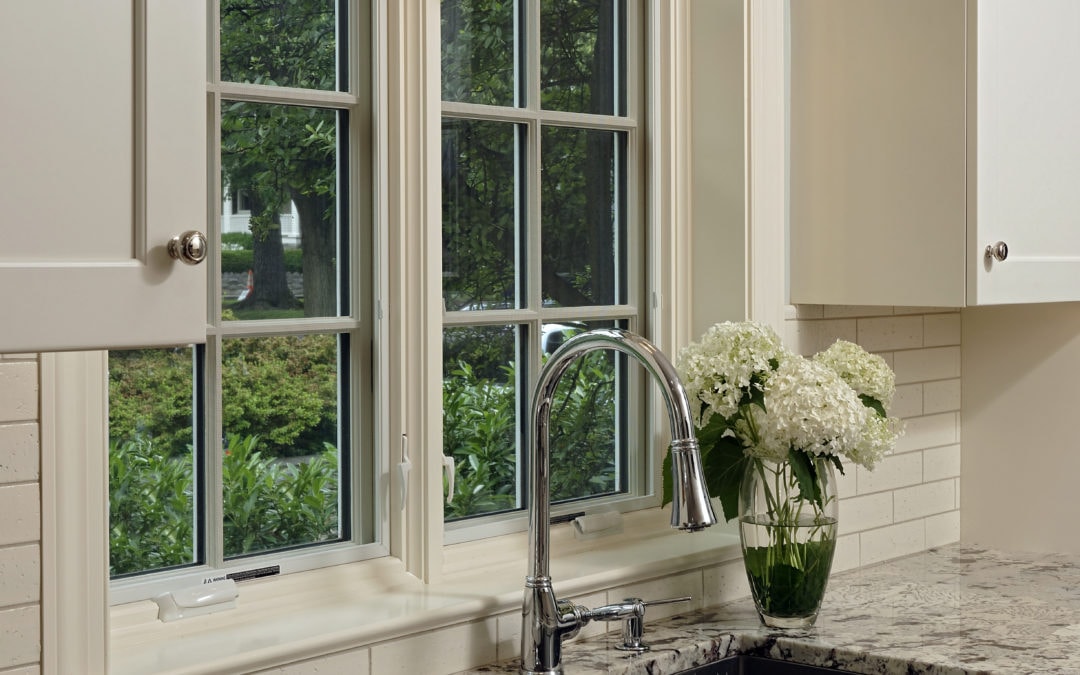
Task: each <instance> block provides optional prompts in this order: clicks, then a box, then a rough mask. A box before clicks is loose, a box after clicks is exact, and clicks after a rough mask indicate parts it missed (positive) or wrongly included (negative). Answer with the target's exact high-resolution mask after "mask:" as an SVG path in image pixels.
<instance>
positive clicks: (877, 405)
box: [859, 394, 889, 417]
mask: <svg viewBox="0 0 1080 675" xmlns="http://www.w3.org/2000/svg"><path fill="white" fill-rule="evenodd" d="M859 400H860V401H862V402H863V405H864V406H866V407H867V408H873V409H874V412H876V413H877V414H878V415H881V416H882V417H888V416H889V415H888V413H886V412H885V406H883V405H881V401H879V400H877V399H876V398H874V397H873V396H867V395H866V394H859Z"/></svg>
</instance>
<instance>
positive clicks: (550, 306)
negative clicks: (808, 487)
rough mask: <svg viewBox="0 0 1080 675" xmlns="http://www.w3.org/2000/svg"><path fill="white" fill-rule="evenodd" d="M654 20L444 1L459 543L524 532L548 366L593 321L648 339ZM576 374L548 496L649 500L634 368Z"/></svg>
mask: <svg viewBox="0 0 1080 675" xmlns="http://www.w3.org/2000/svg"><path fill="white" fill-rule="evenodd" d="M642 12H643V8H642V6H641V4H639V3H637V2H633V1H632V0H631V1H626V0H580V1H579V0H575V1H573V2H561V1H555V0H505V1H502V2H487V1H485V2H480V1H479V0H443V2H442V13H441V39H442V49H441V72H442V79H441V98H442V136H441V142H442V302H443V308H444V315H443V333H442V334H443V408H444V409H443V452H444V454H445V457H446V459H445V460H444V461H445V462H446V465H447V466H448V468H449V467H451V466H452V473H453V481H452V484H453V490H454V491H453V493H452V494H450V495H448V501H447V504H446V505H445V507H444V516H445V519H446V522H447V524H446V539H447V541H448V542H456V541H462V540H464V539H468V538H474V537H477V536H486V535H491V534H496V533H499V532H502V531H508V530H513V529H520V528H521V527H523V524H522V520H523V519H522V518H520V516H521V511H522V510H523V509H524V508H526V507H527V504H528V500H529V499H530V496H529V495H527V494H526V493H525V490H526V485H527V481H526V474H527V471H528V467H526V466H525V457H526V455H527V453H526V452H525V447H524V445H525V442H526V434H527V428H526V427H527V426H528V422H527V415H528V407H529V403H530V402H529V398H530V395H531V392H532V390H533V387H534V383H535V381H536V378H537V375H538V373H539V371H540V368H541V366H542V363H543V362H544V360H545V359H547V358H548V357H549V356H550V354H551V353H552V352H554V351H555V349H557V348H558V346H559V345H560V344H561V343H562V342H564V341H565V340H566V339H568V338H569V337H571V336H573V335H575V334H577V333H580V332H583V331H585V330H588V329H590V328H594V327H613V326H614V327H622V328H628V329H631V330H634V331H637V332H646V325H647V323H646V309H645V302H644V298H645V295H646V286H645V280H646V256H645V254H644V245H645V241H646V238H647V236H646V233H645V231H644V223H645V220H646V219H645V217H644V213H645V203H646V200H645V196H644V195H645V190H644V188H643V186H644V185H645V179H644V175H643V173H644V171H643V161H642V152H643V151H642V148H643V145H644V113H645V111H644V103H643V100H644V91H643V90H644V86H643V82H644V60H643V54H644V52H645V49H644V44H643V31H642V22H643V17H642ZM563 379H564V381H563V382H562V383H561V384H560V392H559V394H558V399H559V400H558V402H557V404H556V405H555V407H554V412H553V424H552V448H553V458H552V469H551V476H552V477H551V481H552V486H553V487H552V492H553V495H552V497H553V500H554V501H556V502H573V504H572V505H567V506H565V507H564V508H565V509H566V510H584V509H586V508H598V507H599V504H604V505H605V508H622V509H626V508H631V507H632V506H633V505H635V504H637V505H640V504H641V503H642V501H641V496H642V495H645V494H646V493H647V491H648V485H647V475H648V473H649V471H650V469H649V467H648V465H647V458H646V457H645V454H646V453H645V447H646V445H647V444H646V443H645V442H644V438H645V433H644V430H645V426H644V422H645V419H646V418H647V415H645V414H643V412H644V409H645V408H644V406H645V396H644V394H643V393H642V391H641V389H642V387H641V382H640V377H639V373H637V372H636V368H631V367H630V366H629V364H627V363H626V362H625V360H624V359H623V358H622V357H616V356H615V355H613V354H611V353H595V354H591V355H588V356H586V357H585V358H583V359H582V360H581V361H580V362H579V363H578V364H577V365H576V366H575V367H574V368H573V369H571V370H570V371H569V372H568V373H567V375H566V376H564V378H563ZM449 483H450V481H448V484H449ZM448 487H449V485H448ZM584 500H588V501H587V502H586V501H584Z"/></svg>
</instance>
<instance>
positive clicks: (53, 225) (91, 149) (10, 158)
mask: <svg viewBox="0 0 1080 675" xmlns="http://www.w3.org/2000/svg"><path fill="white" fill-rule="evenodd" d="M205 35H206V17H205V7H204V6H203V5H202V4H200V3H189V2H166V1H163V0H145V1H143V0H139V1H138V2H132V1H131V0H95V1H94V2H85V1H84V0H47V1H45V0H39V1H38V2H6V3H0V61H2V62H3V63H5V64H7V65H8V67H6V68H5V69H4V71H3V74H0V90H2V92H3V93H2V106H0V109H2V110H3V119H4V123H3V125H0V184H2V185H4V188H3V190H2V191H0V219H2V222H3V232H4V239H5V241H4V246H3V247H0V289H2V291H0V316H2V317H3V319H2V325H3V329H2V330H0V353H3V352H26V351H49V350H61V349H87V348H101V347H121V346H145V345H154V344H181V343H188V342H193V341H201V340H202V339H203V335H204V333H203V331H204V329H205V321H206V310H205V306H206V271H205V267H202V266H189V265H186V264H183V263H180V262H177V261H174V260H173V259H172V258H170V256H169V255H168V253H167V244H168V241H169V240H170V239H171V238H172V237H173V236H174V235H179V234H181V233H182V232H184V231H187V230H192V229H196V230H202V229H204V227H205V222H206V107H205V106H206V104H205V100H206V93H205V92H206V66H205V39H206V38H205Z"/></svg>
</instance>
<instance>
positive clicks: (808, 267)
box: [789, 0, 965, 306]
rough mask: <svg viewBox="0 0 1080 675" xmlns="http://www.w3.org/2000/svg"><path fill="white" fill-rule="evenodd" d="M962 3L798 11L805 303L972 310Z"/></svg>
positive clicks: (797, 226)
mask: <svg viewBox="0 0 1080 675" xmlns="http://www.w3.org/2000/svg"><path fill="white" fill-rule="evenodd" d="M964 21H965V16H964V3H963V0H912V1H906V0H905V1H893V0H888V1H885V2H864V1H863V0H826V1H824V2H821V1H818V0H815V1H814V2H793V3H791V47H790V48H791V53H790V68H791V78H790V81H791V99H790V100H791V117H790V120H791V137H790V142H791V149H790V161H791V178H790V195H791V204H790V209H791V210H790V224H791V242H790V250H789V260H790V270H791V300H792V302H794V303H813V304H847V305H874V304H885V305H944V306H956V305H962V304H963V302H964V289H963V285H964V268H963V264H964V257H963V256H964V253H963V246H964V218H965V192H964V180H965V139H964V129H965V116H964V81H965V80H964V77H965V74H964V59H965V53H964V42H963V35H964Z"/></svg>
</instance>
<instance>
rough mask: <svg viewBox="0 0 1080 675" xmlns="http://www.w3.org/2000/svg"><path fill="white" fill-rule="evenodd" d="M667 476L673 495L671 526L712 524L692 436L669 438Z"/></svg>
mask: <svg viewBox="0 0 1080 675" xmlns="http://www.w3.org/2000/svg"><path fill="white" fill-rule="evenodd" d="M671 469H672V470H671V478H672V483H673V488H674V499H673V500H672V504H671V526H672V527H677V528H679V529H680V530H686V531H687V532H697V531H698V530H703V529H705V528H706V527H709V526H710V525H715V524H716V514H715V513H714V512H713V508H712V503H711V502H710V501H709V491H708V489H707V488H706V487H705V476H704V473H703V472H702V470H701V451H700V449H699V448H698V443H697V439H696V438H689V439H676V440H673V441H672V442H671Z"/></svg>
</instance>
